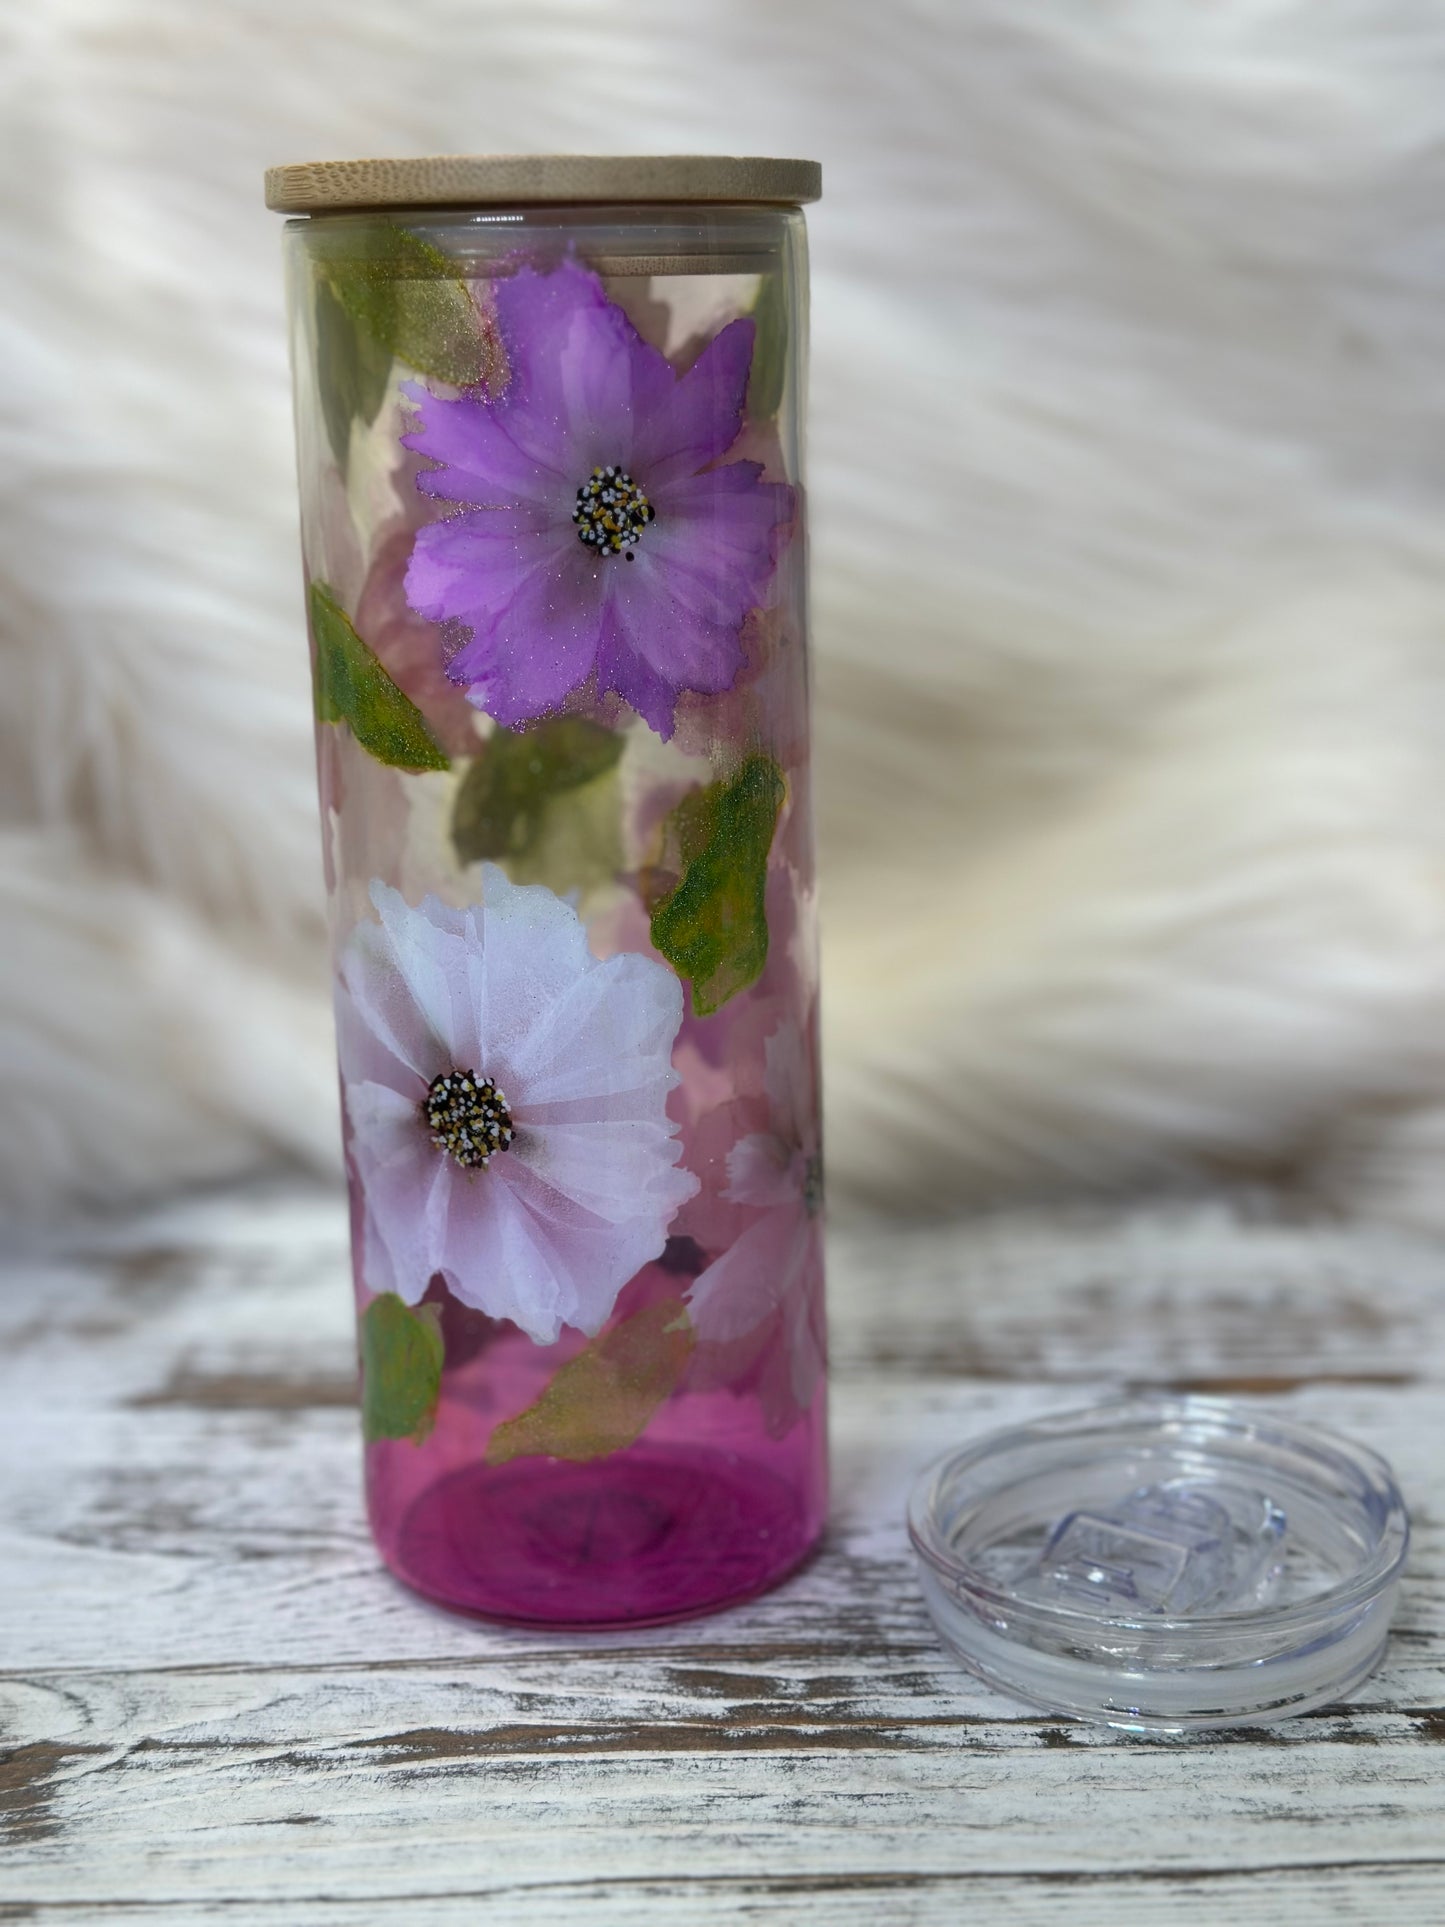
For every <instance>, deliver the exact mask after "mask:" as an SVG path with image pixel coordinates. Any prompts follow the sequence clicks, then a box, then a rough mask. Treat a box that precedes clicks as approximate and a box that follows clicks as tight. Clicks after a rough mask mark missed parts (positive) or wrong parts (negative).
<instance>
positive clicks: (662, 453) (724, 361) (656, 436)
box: [632, 321, 757, 492]
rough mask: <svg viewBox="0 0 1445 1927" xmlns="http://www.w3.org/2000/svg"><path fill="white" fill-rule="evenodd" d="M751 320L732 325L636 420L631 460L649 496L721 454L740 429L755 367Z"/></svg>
mask: <svg viewBox="0 0 1445 1927" xmlns="http://www.w3.org/2000/svg"><path fill="white" fill-rule="evenodd" d="M756 333H757V329H756V327H755V325H754V323H753V322H751V321H733V322H729V324H728V326H727V327H726V328H724V329H723V331H722V333H721V334H720V335H718V336H716V337H715V338H714V339H713V340H712V341H710V342H709V343H708V345H707V347H706V348H704V349H703V351H702V353H701V354H700V355H699V356H698V358H697V360H696V361H695V362H694V363H693V365H692V367H691V368H689V369H688V371H687V373H686V374H685V375H683V376H682V378H681V379H680V380H678V381H675V382H674V383H673V384H672V389H671V392H670V393H668V394H666V395H663V396H660V397H659V398H658V400H657V401H656V402H655V403H654V405H653V406H652V408H651V410H650V411H649V413H648V415H647V416H646V418H645V419H643V420H642V421H640V422H639V424H638V427H637V432H636V435H635V437H634V439H633V444H632V459H633V462H634V463H635V465H636V468H637V471H638V473H639V475H641V476H643V477H645V486H646V487H647V489H648V490H649V492H651V491H653V490H656V489H659V488H662V487H663V486H664V485H665V484H666V483H668V482H669V481H673V480H675V479H676V478H677V477H679V476H682V475H695V474H696V473H697V471H698V469H700V468H705V467H706V466H707V464H708V463H709V462H715V461H716V460H717V458H718V456H719V455H725V454H726V453H727V451H728V449H729V448H731V447H732V445H733V443H734V442H735V441H736V440H737V437H738V431H739V429H741V427H742V421H743V402H744V400H745V398H746V396H747V392H748V375H749V373H750V372H751V370H752V365H753V340H754V336H755V335H756Z"/></svg>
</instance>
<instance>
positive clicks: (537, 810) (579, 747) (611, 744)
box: [452, 716, 625, 891]
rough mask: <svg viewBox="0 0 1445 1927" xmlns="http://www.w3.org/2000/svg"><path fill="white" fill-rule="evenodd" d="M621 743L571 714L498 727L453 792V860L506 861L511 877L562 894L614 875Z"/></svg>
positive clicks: (619, 852) (615, 736)
mask: <svg viewBox="0 0 1445 1927" xmlns="http://www.w3.org/2000/svg"><path fill="white" fill-rule="evenodd" d="M624 747H625V741H624V738H623V737H622V736H621V735H620V734H618V733H617V732H616V731H615V730H610V729H603V728H602V727H601V725H600V724H598V723H591V722H588V721H586V720H585V719H584V718H582V717H574V716H563V717H558V718H557V719H555V720H554V721H550V722H544V723H539V724H537V725H536V726H535V727H534V728H532V729H529V730H526V731H525V732H514V731H512V730H506V729H498V730H496V731H494V733H493V734H492V736H491V737H490V738H489V739H488V741H487V744H486V746H485V748H484V749H483V750H482V752H481V754H480V755H479V756H478V757H477V759H476V761H475V762H474V763H473V764H472V766H471V768H470V769H469V770H468V771H467V773H466V776H465V777H464V778H463V780H462V783H461V786H460V788H459V789H458V791H457V800H456V804H455V807H454V809H453V812H452V843H453V845H454V847H455V849H456V853H457V859H458V861H459V862H461V863H481V862H484V861H491V862H500V863H504V864H505V865H506V867H507V870H508V872H509V874H510V875H511V877H512V880H513V881H514V882H516V883H545V884H547V885H548V886H549V887H550V888H555V889H557V890H563V891H565V890H569V889H573V888H576V887H578V886H582V887H586V886H587V885H589V884H592V883H597V882H601V881H604V880H605V879H607V878H610V877H612V876H615V875H616V873H617V871H618V869H619V868H620V866H621V862H622V845H621V830H620V813H619V808H618V802H617V796H616V788H617V785H616V770H617V765H618V763H619V761H620V760H621V757H622V752H623V749H624Z"/></svg>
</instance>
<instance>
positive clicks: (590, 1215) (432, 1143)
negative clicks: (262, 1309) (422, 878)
mask: <svg viewBox="0 0 1445 1927" xmlns="http://www.w3.org/2000/svg"><path fill="white" fill-rule="evenodd" d="M482 877H483V889H484V891H485V901H484V902H483V903H481V904H476V905H473V906H472V907H470V908H469V909H465V910H454V909H452V908H450V907H449V906H448V905H447V904H444V903H442V902H440V901H439V899H437V898H436V897H426V898H425V899H424V900H423V901H422V903H421V905H420V907H419V908H417V909H412V908H411V907H410V906H409V905H408V904H407V903H406V901H405V900H404V898H402V897H401V896H400V895H399V894H398V892H397V891H395V890H392V889H389V888H388V887H387V886H386V885H385V884H383V883H373V884H372V886H371V898H372V902H373V904H374V905H375V907H376V912H377V916H378V918H379V921H378V922H377V923H364V924H361V925H360V926H359V927H358V928H357V930H356V932H355V933H354V935H353V936H352V938H351V940H350V942H349V943H348V945H347V947H346V949H345V951H344V952H343V955H342V959H341V978H342V982H341V987H340V990H339V992H338V996H337V1039H338V1044H339V1048H340V1056H341V1074H342V1089H343V1093H344V1099H345V1105H346V1116H347V1121H348V1123H349V1124H350V1127H351V1158H352V1162H353V1164H354V1165H355V1168H356V1175H357V1178H358V1179H359V1181H360V1187H361V1194H362V1198H363V1201H364V1205H365V1221H364V1229H363V1234H362V1275H363V1279H364V1282H365V1284H366V1288H367V1290H368V1291H373V1292H387V1291H394V1292H396V1293H398V1294H399V1295H400V1296H401V1297H402V1298H404V1299H405V1300H406V1302H407V1303H408V1304H415V1303H416V1302H417V1300H418V1299H419V1298H420V1297H421V1296H422V1294H423V1292H424V1291H425V1290H426V1288H427V1285H428V1283H429V1281H430V1280H431V1278H432V1276H433V1274H435V1273H437V1272H440V1273H441V1275H442V1277H443V1278H444V1279H445V1280H446V1283H447V1286H448V1288H449V1289H450V1290H451V1292H452V1293H453V1294H454V1295H455V1296H456V1297H457V1298H459V1299H460V1300H461V1301H462V1303H463V1304H467V1305H471V1306H473V1307H474V1308H475V1309H476V1310H478V1311H482V1312H486V1313H487V1314H488V1315H489V1316H491V1317H493V1318H510V1319H511V1320H513V1322H514V1323H516V1324H518V1325H520V1326H521V1328H522V1330H523V1331H525V1332H526V1333H527V1334H528V1336H529V1337H531V1338H533V1339H535V1340H536V1342H537V1343H538V1344H550V1343H552V1341H553V1340H554V1339H556V1337H557V1336H558V1334H559V1333H560V1331H561V1329H562V1327H563V1326H564V1325H572V1326H575V1327H577V1328H578V1329H579V1330H581V1331H584V1332H587V1333H589V1334H591V1333H595V1332H596V1331H598V1330H599V1329H600V1327H601V1326H602V1324H603V1323H604V1322H605V1320H606V1319H607V1317H608V1316H609V1314H610V1313H611V1311H612V1308H613V1305H614V1304H615V1303H616V1301H617V1295H618V1293H619V1292H620V1291H621V1289H622V1287H623V1286H624V1285H625V1284H626V1283H627V1281H628V1279H629V1278H631V1277H632V1276H633V1274H634V1273H635V1272H637V1271H638V1270H640V1269H641V1267H642V1266H643V1265H645V1264H647V1263H648V1262H649V1261H650V1260H652V1259H653V1258H656V1257H657V1256H658V1255H659V1253H660V1252H661V1251H662V1248H663V1245H664V1243H665V1242H666V1239H667V1227H668V1225H669V1223H670V1222H671V1220H672V1218H673V1216H674V1214H675V1213H676V1211H677V1209H678V1207H679V1206H680V1205H681V1204H684V1203H685V1202H686V1201H687V1199H689V1198H690V1197H692V1196H693V1194H694V1193H695V1192H696V1190H697V1179H696V1178H695V1177H693V1176H692V1175H691V1174H690V1173H689V1172H687V1171H685V1170H683V1169H681V1168H680V1167H679V1165H678V1157H679V1154H680V1150H681V1147H680V1145H679V1143H678V1138H677V1125H676V1124H675V1123H674V1122H673V1121H672V1119H671V1118H669V1117H668V1115H667V1097H668V1093H669V1092H670V1091H671V1090H672V1088H673V1087H674V1085H675V1084H676V1083H677V1082H678V1074H677V1072H676V1071H675V1070H674V1069H673V1068H672V1046H673V1042H674V1040H675V1039H676V1036H677V1032H678V1026H679V1025H680V1024H681V1022H682V988H681V985H680V984H679V983H678V981H677V978H676V977H674V976H673V974H672V972H671V971H669V970H666V969H664V968H663V966H662V965H661V964H659V963H657V962H655V961H654V960H653V959H652V958H650V957H641V956H635V955H632V954H631V953H622V954H619V955H617V956H614V957H609V958H607V959H606V960H605V961H602V960H600V959H598V958H597V957H594V956H593V955H592V953H591V951H590V950H589V949H588V947H587V933H586V931H585V930H584V929H583V927H582V924H581V921H580V920H579V918H578V916H577V913H576V911H575V910H573V909H572V908H571V907H570V906H569V905H568V904H566V903H564V902H563V901H562V899H561V898H560V897H558V896H555V895H554V894H553V893H552V891H550V890H547V889H544V888H543V887H542V886H541V885H540V884H538V885H533V886H531V887H529V888H519V887H517V886H515V885H513V884H511V883H509V882H508V881H507V879H506V877H505V876H504V875H503V874H502V872H501V871H500V870H498V869H496V868H495V867H493V866H492V865H491V864H487V865H485V866H484V868H483V872H482Z"/></svg>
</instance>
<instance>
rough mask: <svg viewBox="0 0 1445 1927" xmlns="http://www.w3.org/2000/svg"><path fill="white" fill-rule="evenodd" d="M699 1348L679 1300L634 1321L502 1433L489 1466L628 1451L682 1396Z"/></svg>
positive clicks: (585, 1354)
mask: <svg viewBox="0 0 1445 1927" xmlns="http://www.w3.org/2000/svg"><path fill="white" fill-rule="evenodd" d="M695 1343H696V1339H695V1337H694V1333H693V1329H692V1325H691V1323H690V1322H689V1320H688V1315H687V1306H686V1305H685V1304H684V1303H683V1302H682V1300H681V1299H680V1298H665V1299H662V1300H660V1301H659V1302H658V1303H657V1304H655V1305H648V1306H646V1307H645V1308H644V1309H643V1310H642V1311H639V1312H636V1313H634V1315H633V1316H632V1317H631V1318H627V1319H624V1320H623V1322H622V1323H621V1324H620V1325H617V1326H614V1328H613V1329H612V1330H611V1331H609V1332H604V1333H603V1334H602V1336H601V1337H600V1338H594V1339H593V1340H592V1342H591V1344H590V1345H588V1346H587V1347H586V1349H585V1350H583V1351H580V1352H579V1353H578V1354H577V1356H576V1357H575V1358H572V1359H569V1360H568V1362H567V1363H566V1364H565V1365H562V1366H560V1367H559V1368H558V1370H557V1371H556V1373H555V1374H554V1375H553V1377H552V1379H551V1380H550V1382H549V1383H548V1385H547V1386H546V1388H545V1389H544V1390H543V1392H542V1394H541V1396H540V1398H538V1399H537V1401H536V1403H535V1404H533V1405H529V1406H528V1407H527V1409H526V1411H525V1412H520V1413H518V1415H517V1417H516V1418H511V1419H506V1420H504V1421H503V1423H502V1424H500V1425H499V1426H498V1427H497V1428H496V1430H495V1431H494V1432H493V1433H492V1436H491V1440H490V1442H489V1444H488V1446H487V1463H488V1465H506V1464H507V1463H508V1461H509V1460H511V1459H522V1458H535V1457H539V1456H546V1457H548V1458H554V1459H571V1460H573V1461H584V1460H587V1459H600V1458H605V1457H606V1455H607V1454H608V1453H609V1452H620V1451H622V1450H623V1448H624V1447H625V1446H628V1445H631V1444H632V1443H633V1441H634V1440H636V1439H639V1438H641V1436H642V1434H643V1432H644V1431H645V1430H646V1428H647V1425H648V1422H649V1421H650V1419H651V1418H652V1415H653V1413H654V1412H655V1411H656V1410H657V1408H658V1406H659V1405H661V1404H662V1403H663V1401H664V1400H665V1399H667V1398H669V1397H670V1396H671V1395H672V1393H673V1392H674V1391H675V1390H676V1389H677V1386H678V1385H679V1384H680V1383H681V1381H682V1375H683V1373H684V1372H685V1371H686V1369H687V1363H688V1360H689V1359H690V1358H691V1357H692V1350H693V1346H694V1344H695Z"/></svg>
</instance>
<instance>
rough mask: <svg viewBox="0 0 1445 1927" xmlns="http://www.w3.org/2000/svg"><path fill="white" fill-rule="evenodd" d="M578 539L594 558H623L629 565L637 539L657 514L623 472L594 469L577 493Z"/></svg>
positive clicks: (575, 516)
mask: <svg viewBox="0 0 1445 1927" xmlns="http://www.w3.org/2000/svg"><path fill="white" fill-rule="evenodd" d="M572 520H573V521H574V522H575V523H576V524H577V539H578V541H579V542H581V544H582V545H583V547H584V548H588V549H591V550H592V551H593V553H594V554H596V555H625V556H626V557H627V559H628V561H629V562H630V561H631V560H632V552H633V550H634V549H635V548H636V547H637V543H638V538H639V537H640V536H641V534H642V531H643V530H644V529H645V528H646V527H647V525H648V523H649V522H655V521H656V520H657V510H656V509H655V508H654V507H653V506H652V504H651V502H649V501H648V499H647V497H646V496H645V495H644V494H643V492H642V490H641V489H640V488H639V487H638V485H637V483H636V482H634V481H633V479H632V477H631V476H630V475H629V474H628V472H627V470H626V469H625V468H618V467H616V466H615V465H614V466H613V467H611V468H594V469H593V471H592V473H591V474H590V475H589V476H588V478H587V480H586V481H585V482H584V483H583V484H582V486H581V488H579V489H578V491H577V506H576V508H574V509H573V511H572Z"/></svg>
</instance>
